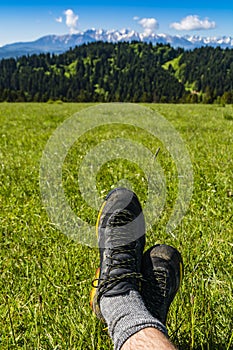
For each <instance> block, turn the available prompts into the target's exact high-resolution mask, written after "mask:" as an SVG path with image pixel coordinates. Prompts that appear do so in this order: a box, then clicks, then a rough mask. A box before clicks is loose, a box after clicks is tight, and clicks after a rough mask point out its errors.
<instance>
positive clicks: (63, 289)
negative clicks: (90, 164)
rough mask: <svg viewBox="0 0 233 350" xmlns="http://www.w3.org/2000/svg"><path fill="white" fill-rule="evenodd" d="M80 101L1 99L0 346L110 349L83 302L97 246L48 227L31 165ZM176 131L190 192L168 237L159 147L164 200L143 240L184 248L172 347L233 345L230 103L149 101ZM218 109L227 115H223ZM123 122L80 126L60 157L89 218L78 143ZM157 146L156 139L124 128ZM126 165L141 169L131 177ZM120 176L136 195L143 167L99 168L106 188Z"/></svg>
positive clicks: (164, 161)
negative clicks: (188, 166) (186, 156)
mask: <svg viewBox="0 0 233 350" xmlns="http://www.w3.org/2000/svg"><path fill="white" fill-rule="evenodd" d="M88 106H89V105H88V104H59V105H56V104H0V122H1V141H0V142H1V153H0V164H1V190H0V194H1V196H0V201H1V202H0V203H1V236H0V242H1V253H0V271H1V280H0V291H1V292H0V324H1V325H0V348H1V349H72V350H73V349H77V350H79V349H95V350H100V349H101V350H104V349H110V348H112V345H111V341H110V340H109V337H108V335H107V332H106V331H104V330H103V328H104V327H103V325H102V324H100V323H99V321H98V320H96V318H95V317H94V316H93V315H92V313H91V311H90V309H89V291H90V286H91V280H92V277H93V272H94V270H95V268H96V267H97V266H98V252H97V250H96V249H93V248H89V247H86V246H83V245H80V244H77V243H75V242H73V241H71V240H70V239H68V238H67V237H66V236H65V235H63V234H62V233H61V232H59V231H58V230H56V229H55V228H54V226H53V225H52V223H50V222H49V218H48V216H47V214H46V212H45V210H44V208H43V206H42V203H41V199H40V190H39V166H40V159H41V155H42V152H43V149H44V147H45V144H46V142H47V140H48V138H49V136H50V135H51V134H52V132H53V131H54V130H55V129H56V127H57V126H58V125H60V124H61V123H62V121H63V120H64V119H65V118H68V117H69V116H71V115H72V114H73V113H75V112H77V111H79V110H81V109H82V108H86V107H88ZM149 107H150V108H152V109H154V110H157V111H158V112H160V113H161V114H163V115H164V116H165V117H166V118H167V119H168V120H169V121H170V122H171V123H172V124H173V126H174V127H175V128H176V130H177V131H178V132H179V133H180V135H181V136H182V138H183V140H184V141H185V143H186V145H187V148H188V150H189V152H190V156H191V160H192V163H193V170H194V181H195V183H194V193H193V198H192V201H191V203H190V207H189V211H188V213H187V215H186V216H185V218H184V219H183V222H182V224H181V225H180V226H179V227H178V228H177V229H176V231H175V236H176V238H173V237H172V236H169V235H168V234H167V233H166V232H165V230H164V224H165V223H166V220H167V218H168V214H167V213H169V210H171V208H172V203H173V200H174V198H175V195H176V188H177V186H176V180H175V179H174V175H175V170H174V164H172V160H171V158H170V157H169V155H168V154H167V153H166V152H165V150H163V149H162V151H161V154H160V155H159V161H160V162H161V165H162V167H163V169H164V172H165V174H166V178H167V183H168V188H167V202H166V207H165V209H166V210H165V211H164V212H163V215H162V217H161V219H160V220H159V221H158V222H157V223H156V225H155V227H154V230H152V231H150V232H148V233H147V246H150V245H151V244H154V243H155V242H166V243H168V244H171V245H174V246H176V247H177V248H178V249H179V250H180V251H181V252H182V255H183V259H184V264H185V275H184V281H183V285H182V288H181V290H180V292H179V293H178V296H177V297H176V299H175V301H174V303H173V305H172V308H171V311H170V314H169V318H168V328H169V333H170V334H171V338H172V340H173V341H174V342H175V343H176V344H177V345H178V346H179V347H180V349H196V350H199V349H211V350H213V349H216V350H217V349H220V350H221V349H222V350H223V349H228V350H230V349H232V323H231V322H232V238H233V230H232V212H233V196H232V192H233V178H232V169H233V160H232V154H233V122H232V118H231V116H233V109H232V106H226V107H218V106H215V105H211V106H205V105H149ZM226 116H228V117H227V118H226ZM119 132H120V133H121V135H124V132H125V131H123V130H121V129H119V130H116V131H112V130H111V131H109V130H107V129H104V128H102V129H100V130H99V131H98V132H96V133H89V134H88V133H87V134H86V135H85V136H84V138H83V139H81V140H79V142H77V143H76V144H75V145H74V146H73V147H72V149H71V150H70V152H69V154H68V156H67V159H66V161H65V163H64V188H65V192H66V195H67V197H68V199H69V201H70V204H71V206H72V207H73V208H74V210H76V211H77V213H78V214H79V215H81V216H82V217H83V218H84V219H86V220H89V221H90V222H92V223H94V222H95V220H96V214H97V213H96V211H95V210H92V209H90V208H89V207H88V206H87V205H86V204H85V202H84V201H83V200H82V198H81V194H80V193H79V190H78V181H77V168H78V166H79V164H80V163H81V159H82V157H83V155H84V154H85V152H88V150H89V149H91V148H92V147H93V146H94V145H96V144H98V142H100V140H102V139H108V138H111V137H113V135H114V133H115V134H119ZM129 134H130V136H131V137H132V138H135V140H136V139H137V138H139V140H140V142H141V141H143V142H144V143H145V145H146V146H148V147H149V148H150V149H152V150H155V149H156V148H157V146H158V143H159V142H158V141H156V140H153V139H151V138H150V137H147V136H148V135H143V134H138V133H135V132H134V131H132V130H129ZM132 173H137V174H139V175H138V176H137V177H134V176H132ZM122 176H123V177H124V178H128V179H129V180H130V181H131V182H132V187H133V189H135V190H136V191H137V193H138V195H139V197H140V199H141V200H142V201H143V200H144V199H145V192H146V184H145V183H144V182H143V181H142V179H143V173H141V172H140V169H138V168H137V166H136V165H134V164H130V162H124V161H122V162H120V164H116V162H114V161H112V162H111V163H109V164H108V166H106V168H105V167H104V168H102V169H101V171H100V173H99V174H98V175H97V188H98V190H99V191H100V193H101V194H102V196H104V195H105V194H106V193H107V192H108V190H109V189H110V188H111V187H113V186H114V183H116V182H117V181H118V180H119V179H121V178H122Z"/></svg>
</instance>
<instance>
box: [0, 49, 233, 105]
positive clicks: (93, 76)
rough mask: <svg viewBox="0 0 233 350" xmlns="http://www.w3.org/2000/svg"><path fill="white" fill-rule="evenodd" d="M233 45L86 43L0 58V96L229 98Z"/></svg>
mask: <svg viewBox="0 0 233 350" xmlns="http://www.w3.org/2000/svg"><path fill="white" fill-rule="evenodd" d="M232 81H233V50H230V49H225V50H223V49H220V48H210V47H203V48H200V49H196V50H193V51H184V50H183V49H181V48H178V49H174V48H172V47H171V46H170V45H162V44H157V45H156V46H153V45H152V44H147V43H141V42H132V43H126V42H122V43H116V44H114V43H103V42H97V43H90V44H84V45H81V46H78V47H76V48H74V49H70V50H69V51H67V52H65V53H63V54H60V55H55V54H50V53H47V54H39V55H30V56H22V57H19V58H16V59H15V58H11V59H2V60H1V61H0V101H8V102H16V101H17V102H31V101H35V102H46V101H49V100H62V101H64V102H90V101H91V102H166V103H169V102H173V103H179V102H183V103H185V102H194V103H196V102H206V103H213V102H215V101H217V102H225V103H233V87H232Z"/></svg>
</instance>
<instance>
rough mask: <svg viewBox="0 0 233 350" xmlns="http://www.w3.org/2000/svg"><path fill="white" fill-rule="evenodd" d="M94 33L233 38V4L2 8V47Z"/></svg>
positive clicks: (148, 0)
mask: <svg viewBox="0 0 233 350" xmlns="http://www.w3.org/2000/svg"><path fill="white" fill-rule="evenodd" d="M19 4H20V5H19ZM89 28H96V29H99V28H103V29H108V30H110V29H122V28H128V29H134V30H136V31H138V32H143V33H145V34H150V33H153V32H154V33H166V34H171V35H175V34H179V35H186V34H192V35H201V36H222V35H227V36H228V35H230V36H232V37H233V4H232V1H229V0H221V1H215V0H213V1H203V0H202V1H200V0H196V1H194V0H186V1H179V2H177V1H176V2H175V1H170V0H166V1H160V2H159V1H158V0H143V1H140V2H139V1H137V0H134V1H132V0H124V1H123V0H118V1H111V2H110V1H109V0H108V1H105V0H100V1H93V0H86V1H84V0H79V1H74V0H70V1H63V0H57V1H51V0H47V1H46V0H41V1H33V0H31V1H29V0H22V1H20V2H19V1H11V0H9V1H7V0H1V2H0V46H1V45H4V44H8V43H12V42H18V41H31V40H35V39H37V38H39V37H41V36H44V35H48V34H57V35H62V34H67V33H75V32H77V31H83V30H85V29H89Z"/></svg>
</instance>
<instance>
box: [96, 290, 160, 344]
mask: <svg viewBox="0 0 233 350" xmlns="http://www.w3.org/2000/svg"><path fill="white" fill-rule="evenodd" d="M100 309H101V313H102V315H103V317H104V319H105V321H106V323H107V325H108V331H109V334H110V337H111V338H112V340H113V343H114V349H115V350H119V349H120V348H121V347H122V345H123V344H124V342H125V341H126V340H127V339H128V338H130V337H131V336H132V335H133V334H134V333H136V332H138V331H140V330H141V329H144V328H147V327H154V328H157V329H158V330H160V331H161V332H163V333H164V334H165V335H167V329H166V327H165V326H164V325H163V324H162V323H161V322H160V321H159V320H158V319H156V318H154V317H153V316H152V315H151V314H150V313H149V311H148V310H147V308H146V307H145V305H144V303H143V300H142V297H141V295H140V294H139V292H137V291H134V290H131V291H129V292H128V293H126V294H123V295H118V296H111V297H105V296H103V297H102V298H101V299H100Z"/></svg>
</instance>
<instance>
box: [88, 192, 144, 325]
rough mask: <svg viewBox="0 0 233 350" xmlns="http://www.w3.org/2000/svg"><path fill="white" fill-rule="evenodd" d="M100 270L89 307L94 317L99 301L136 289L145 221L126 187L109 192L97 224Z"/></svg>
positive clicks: (136, 201) (133, 196)
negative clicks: (104, 297)
mask: <svg viewBox="0 0 233 350" xmlns="http://www.w3.org/2000/svg"><path fill="white" fill-rule="evenodd" d="M96 230H97V234H98V243H99V251H100V267H99V269H97V271H96V275H95V280H94V281H93V289H92V291H91V300H90V304H91V307H92V310H93V311H94V313H95V314H96V316H97V317H98V318H99V319H101V320H102V321H104V319H103V317H102V315H101V312H100V298H101V297H102V296H103V295H105V296H114V295H122V294H124V293H126V292H128V291H130V290H137V291H138V290H139V286H140V283H141V278H142V275H141V273H140V271H141V260H142V254H143V249H144V246H145V220H144V215H143V213H142V208H141V205H140V203H139V201H138V198H137V196H136V195H135V193H133V192H132V191H130V190H128V189H126V188H117V189H115V190H113V191H111V192H110V193H109V194H108V196H107V197H106V200H105V202H104V203H103V205H102V207H101V209H100V212H99V216H98V219H97V223H96Z"/></svg>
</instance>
